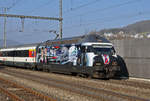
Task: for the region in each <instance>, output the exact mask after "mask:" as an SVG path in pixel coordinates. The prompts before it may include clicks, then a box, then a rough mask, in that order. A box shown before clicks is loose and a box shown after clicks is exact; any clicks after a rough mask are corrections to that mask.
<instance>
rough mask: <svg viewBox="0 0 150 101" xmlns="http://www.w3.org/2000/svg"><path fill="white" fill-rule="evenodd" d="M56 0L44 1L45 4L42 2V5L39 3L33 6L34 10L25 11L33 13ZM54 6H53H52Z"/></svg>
mask: <svg viewBox="0 0 150 101" xmlns="http://www.w3.org/2000/svg"><path fill="white" fill-rule="evenodd" d="M54 1H55V0H49V1H48V2H46V3H44V4H41V5H38V6H37V7H35V8H33V9H32V10H28V11H26V12H24V13H33V12H35V11H38V10H39V9H40V8H42V7H45V6H47V5H51V4H52V3H53V2H54ZM52 7H53V6H52Z"/></svg>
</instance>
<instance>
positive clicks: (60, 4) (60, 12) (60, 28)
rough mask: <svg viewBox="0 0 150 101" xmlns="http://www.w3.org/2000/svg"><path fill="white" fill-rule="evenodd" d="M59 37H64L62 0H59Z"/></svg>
mask: <svg viewBox="0 0 150 101" xmlns="http://www.w3.org/2000/svg"><path fill="white" fill-rule="evenodd" d="M59 19H60V20H59V32H60V34H59V38H60V39H62V34H63V33H62V0H59Z"/></svg>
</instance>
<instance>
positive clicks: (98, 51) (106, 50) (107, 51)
mask: <svg viewBox="0 0 150 101" xmlns="http://www.w3.org/2000/svg"><path fill="white" fill-rule="evenodd" d="M93 51H94V53H95V54H114V51H113V49H112V48H93Z"/></svg>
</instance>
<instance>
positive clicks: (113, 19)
mask: <svg viewBox="0 0 150 101" xmlns="http://www.w3.org/2000/svg"><path fill="white" fill-rule="evenodd" d="M149 12H150V11H145V12H137V13H134V14H123V15H119V16H117V17H108V18H110V19H106V20H105V18H106V17H104V18H100V19H96V20H95V21H92V22H89V23H82V24H81V25H80V24H77V25H72V26H68V27H64V29H72V28H78V27H83V26H88V25H93V24H102V23H106V22H112V21H116V20H121V19H129V18H132V17H137V16H142V15H146V14H149Z"/></svg>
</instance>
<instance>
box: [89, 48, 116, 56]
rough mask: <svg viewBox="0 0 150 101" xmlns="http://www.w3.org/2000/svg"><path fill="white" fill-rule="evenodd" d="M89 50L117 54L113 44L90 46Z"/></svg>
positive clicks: (97, 52) (96, 52)
mask: <svg viewBox="0 0 150 101" xmlns="http://www.w3.org/2000/svg"><path fill="white" fill-rule="evenodd" d="M87 52H94V53H95V54H110V55H113V54H115V50H114V48H113V47H112V46H88V47H87Z"/></svg>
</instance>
